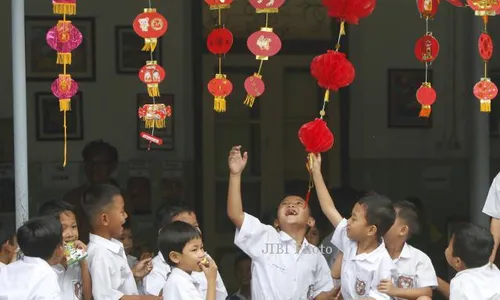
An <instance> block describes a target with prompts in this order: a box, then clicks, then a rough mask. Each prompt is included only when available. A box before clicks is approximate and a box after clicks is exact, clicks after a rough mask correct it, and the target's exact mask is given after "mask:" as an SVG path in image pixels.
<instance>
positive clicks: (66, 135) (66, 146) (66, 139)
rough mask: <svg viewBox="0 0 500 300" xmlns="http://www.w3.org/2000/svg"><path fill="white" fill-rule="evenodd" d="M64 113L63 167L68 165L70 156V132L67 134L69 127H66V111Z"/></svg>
mask: <svg viewBox="0 0 500 300" xmlns="http://www.w3.org/2000/svg"><path fill="white" fill-rule="evenodd" d="M63 115H64V121H63V126H64V162H63V167H66V161H67V158H68V134H67V127H66V111H64V112H63Z"/></svg>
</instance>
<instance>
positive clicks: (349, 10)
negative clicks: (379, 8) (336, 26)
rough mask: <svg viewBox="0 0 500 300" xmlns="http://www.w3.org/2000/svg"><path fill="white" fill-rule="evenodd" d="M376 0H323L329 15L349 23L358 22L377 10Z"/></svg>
mask: <svg viewBox="0 0 500 300" xmlns="http://www.w3.org/2000/svg"><path fill="white" fill-rule="evenodd" d="M375 4H376V0H323V5H324V6H326V8H327V9H328V15H329V16H330V17H332V18H337V19H339V20H341V21H346V22H347V23H349V24H358V23H359V19H361V18H366V17H368V16H369V15H371V14H372V13H373V11H374V10H375Z"/></svg>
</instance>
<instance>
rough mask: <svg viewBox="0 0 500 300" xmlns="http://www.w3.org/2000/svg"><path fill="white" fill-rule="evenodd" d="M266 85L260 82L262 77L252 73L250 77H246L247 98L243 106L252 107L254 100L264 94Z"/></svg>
mask: <svg viewBox="0 0 500 300" xmlns="http://www.w3.org/2000/svg"><path fill="white" fill-rule="evenodd" d="M265 89H266V85H265V84H264V81H263V80H262V75H259V74H257V73H254V74H253V75H252V76H249V77H247V79H246V80H245V90H246V91H247V97H246V98H245V101H244V102H243V104H245V105H247V106H249V107H252V106H253V104H254V102H255V98H257V97H260V95H262V94H263V93H264V90H265Z"/></svg>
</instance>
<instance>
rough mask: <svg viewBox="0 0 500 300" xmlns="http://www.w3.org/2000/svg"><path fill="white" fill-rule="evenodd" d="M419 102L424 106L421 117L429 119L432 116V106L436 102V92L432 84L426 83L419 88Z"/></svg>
mask: <svg viewBox="0 0 500 300" xmlns="http://www.w3.org/2000/svg"><path fill="white" fill-rule="evenodd" d="M417 101H418V103H420V104H421V105H422V108H421V109H420V114H419V116H420V117H423V118H428V117H429V116H430V115H431V105H432V104H434V102H436V91H435V90H434V88H432V86H431V83H430V82H424V83H422V85H421V86H420V87H419V88H418V90H417Z"/></svg>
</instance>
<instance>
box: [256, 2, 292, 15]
mask: <svg viewBox="0 0 500 300" xmlns="http://www.w3.org/2000/svg"><path fill="white" fill-rule="evenodd" d="M250 4H251V5H252V6H253V7H255V10H256V12H257V13H258V14H262V13H266V14H272V13H277V12H278V11H279V8H280V7H281V6H283V4H285V0H264V1H263V0H250Z"/></svg>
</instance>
